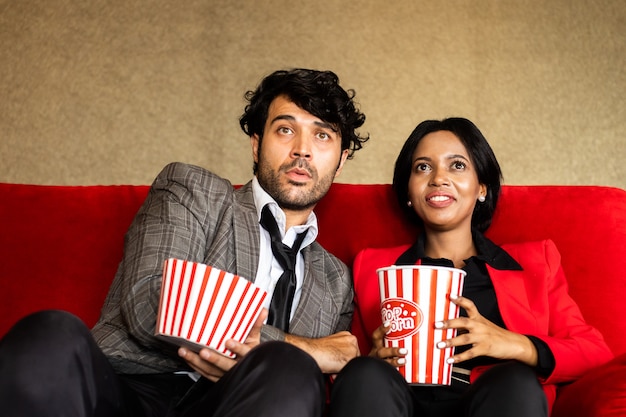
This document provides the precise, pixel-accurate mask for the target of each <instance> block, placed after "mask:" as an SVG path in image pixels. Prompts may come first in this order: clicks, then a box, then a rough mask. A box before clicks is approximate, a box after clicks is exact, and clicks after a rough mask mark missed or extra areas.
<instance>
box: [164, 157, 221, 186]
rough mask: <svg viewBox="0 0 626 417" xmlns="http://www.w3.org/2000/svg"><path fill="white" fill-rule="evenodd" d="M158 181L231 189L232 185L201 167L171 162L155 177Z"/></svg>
mask: <svg viewBox="0 0 626 417" xmlns="http://www.w3.org/2000/svg"><path fill="white" fill-rule="evenodd" d="M158 180H166V181H173V182H177V183H182V184H194V185H195V184H198V185H201V184H220V185H223V186H226V187H229V188H232V184H231V183H230V181H228V180H227V179H226V178H222V177H220V176H219V175H217V174H215V173H214V172H211V171H209V170H208V169H206V168H203V167H201V166H197V165H192V164H187V163H184V162H171V163H169V164H167V165H166V166H165V167H164V168H163V169H162V170H161V172H160V173H159V175H158V176H157V181H158Z"/></svg>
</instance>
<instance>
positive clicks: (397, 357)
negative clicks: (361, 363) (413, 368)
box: [369, 323, 408, 368]
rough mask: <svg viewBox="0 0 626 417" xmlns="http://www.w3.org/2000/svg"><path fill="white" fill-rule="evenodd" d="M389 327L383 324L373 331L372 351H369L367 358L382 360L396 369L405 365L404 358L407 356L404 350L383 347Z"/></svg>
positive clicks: (387, 324)
mask: <svg viewBox="0 0 626 417" xmlns="http://www.w3.org/2000/svg"><path fill="white" fill-rule="evenodd" d="M389 326H390V324H389V323H386V325H385V323H383V324H382V325H381V326H380V327H378V328H377V329H376V330H374V333H372V350H370V354H369V356H373V357H375V358H380V359H384V360H385V361H387V362H388V363H390V364H391V365H392V366H395V367H396V368H397V367H399V366H402V365H404V364H405V363H406V359H405V358H404V357H405V356H406V355H407V353H408V351H407V350H406V349H405V348H397V347H385V346H384V345H383V339H384V337H385V335H386V334H387V332H388V331H389Z"/></svg>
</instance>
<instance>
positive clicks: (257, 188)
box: [252, 176, 318, 248]
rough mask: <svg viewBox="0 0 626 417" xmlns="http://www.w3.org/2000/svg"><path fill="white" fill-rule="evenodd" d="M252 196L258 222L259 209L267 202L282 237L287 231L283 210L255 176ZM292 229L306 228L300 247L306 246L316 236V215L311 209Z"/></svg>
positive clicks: (297, 230) (301, 229) (259, 217)
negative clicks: (304, 218) (299, 223)
mask: <svg viewBox="0 0 626 417" xmlns="http://www.w3.org/2000/svg"><path fill="white" fill-rule="evenodd" d="M252 196H253V198H254V205H255V207H256V214H257V219H258V220H259V222H260V221H261V210H263V207H265V206H266V205H268V204H269V207H270V211H271V212H272V214H273V215H274V218H275V219H276V224H278V230H280V234H281V236H283V238H284V237H285V235H286V233H287V232H288V231H286V230H285V225H286V222H287V218H286V217H285V212H284V211H283V210H282V209H281V208H280V206H279V205H278V203H277V202H276V201H275V200H274V199H273V198H272V196H270V195H269V194H268V193H267V191H265V190H264V189H263V187H261V184H259V180H258V179H257V177H256V176H254V177H253V178H252ZM292 229H293V230H294V232H295V234H299V233H302V232H304V231H305V230H308V233H307V234H306V237H305V238H304V241H303V242H302V246H301V248H304V247H305V246H308V245H309V244H311V243H312V242H313V241H315V239H316V238H317V230H318V227H317V216H316V215H315V213H314V212H312V211H311V213H310V214H309V217H308V219H307V221H306V223H305V224H302V225H297V226H293V227H292ZM295 234H294V236H295Z"/></svg>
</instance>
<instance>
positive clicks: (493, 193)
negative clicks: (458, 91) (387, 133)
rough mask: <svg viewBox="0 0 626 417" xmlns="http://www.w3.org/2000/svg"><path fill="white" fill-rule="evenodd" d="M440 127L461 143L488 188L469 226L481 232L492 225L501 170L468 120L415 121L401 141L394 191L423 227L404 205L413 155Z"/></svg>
mask: <svg viewBox="0 0 626 417" xmlns="http://www.w3.org/2000/svg"><path fill="white" fill-rule="evenodd" d="M442 130H445V131H449V132H452V133H453V134H454V135H455V136H456V137H458V138H459V140H460V141H461V142H462V143H463V146H465V149H467V152H468V153H469V156H470V158H471V160H472V163H473V164H474V166H475V167H476V172H477V174H478V182H479V183H481V184H484V185H486V187H487V195H486V196H485V201H484V202H482V203H477V204H476V207H475V208H474V213H473V215H472V227H473V228H475V229H476V230H478V231H480V232H484V231H486V230H487V229H488V228H489V226H490V225H491V220H492V218H493V213H494V212H495V210H496V205H497V203H498V198H499V197H500V189H501V181H502V171H501V170H500V164H498V160H497V159H496V156H495V154H494V153H493V150H492V149H491V146H489V143H488V142H487V139H485V137H484V136H483V134H482V133H481V131H480V130H479V129H478V128H477V127H476V125H475V124H474V123H472V122H471V121H469V120H467V119H464V118H461V117H452V118H448V119H444V120H426V121H423V122H421V123H420V124H418V125H417V127H416V128H415V129H414V130H413V132H412V133H411V135H410V136H409V137H408V139H407V140H406V142H405V143H404V146H403V147H402V150H401V151H400V154H399V155H398V158H397V159H396V165H395V169H394V173H393V190H394V191H395V193H396V196H397V198H398V202H399V203H400V207H402V210H404V212H405V214H406V215H407V216H408V217H409V219H410V220H411V221H413V222H414V223H416V224H417V225H418V226H420V227H423V221H422V219H421V218H420V217H419V216H418V215H417V214H416V213H415V211H414V210H413V209H412V208H411V207H408V206H407V204H406V203H407V200H408V195H409V189H408V187H409V178H410V177H411V170H412V169H413V154H414V153H415V149H416V148H417V146H418V144H419V143H420V141H421V140H422V139H423V138H424V136H426V135H428V134H429V133H433V132H438V131H442Z"/></svg>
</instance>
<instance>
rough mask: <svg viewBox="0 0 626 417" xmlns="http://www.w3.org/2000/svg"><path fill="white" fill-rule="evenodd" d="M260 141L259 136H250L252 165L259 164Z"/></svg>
mask: <svg viewBox="0 0 626 417" xmlns="http://www.w3.org/2000/svg"><path fill="white" fill-rule="evenodd" d="M260 143H261V141H260V140H259V135H257V134H256V133H255V134H253V135H252V136H250V145H251V146H252V158H254V163H255V164H258V163H259V144H260Z"/></svg>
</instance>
